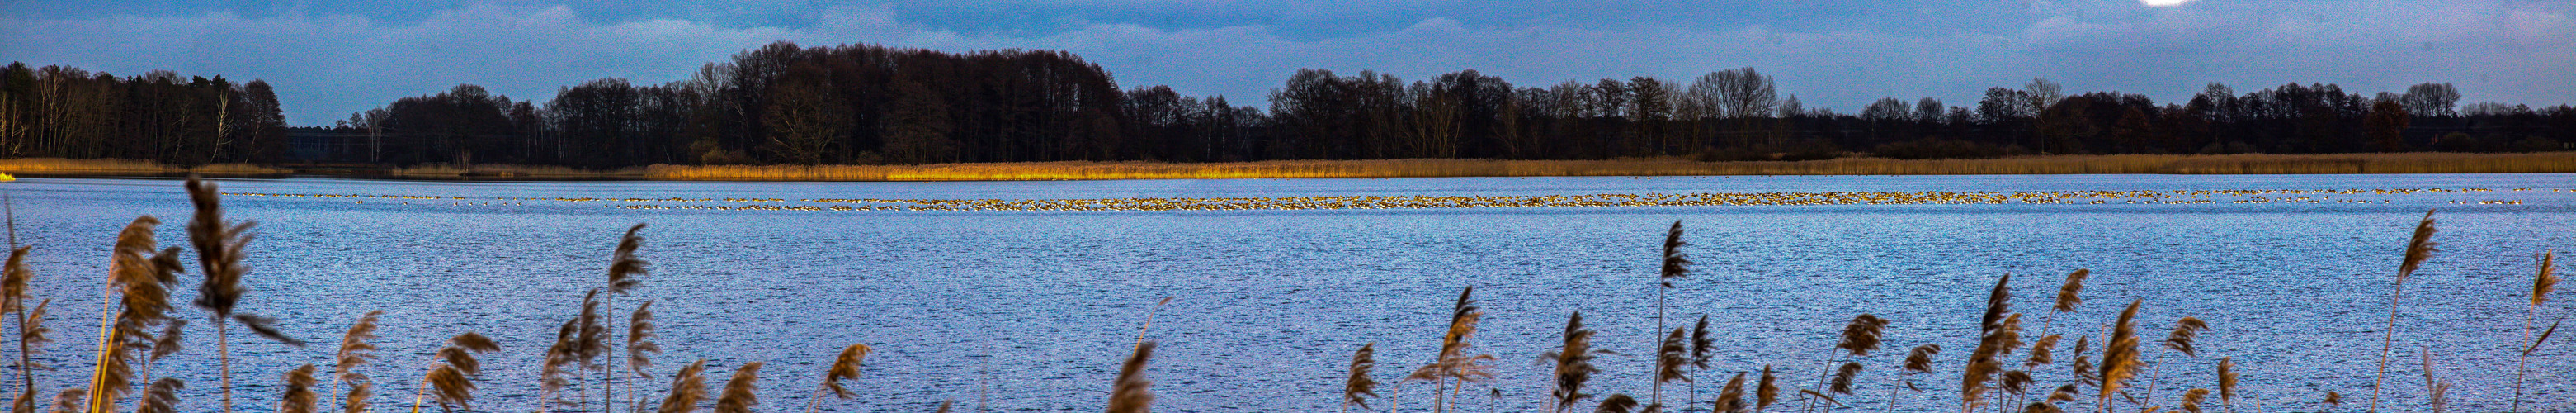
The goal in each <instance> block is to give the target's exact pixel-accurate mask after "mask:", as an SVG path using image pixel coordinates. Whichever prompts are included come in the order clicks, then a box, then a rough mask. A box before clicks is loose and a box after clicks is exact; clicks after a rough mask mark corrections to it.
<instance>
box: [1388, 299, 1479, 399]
mask: <svg viewBox="0 0 2576 413" xmlns="http://www.w3.org/2000/svg"><path fill="white" fill-rule="evenodd" d="M1475 292H1476V287H1475V286H1468V287H1467V288H1466V289H1465V290H1462V291H1460V292H1459V293H1458V302H1457V304H1456V305H1455V306H1454V307H1452V308H1451V310H1450V313H1449V314H1450V315H1449V333H1448V334H1446V335H1443V336H1442V337H1441V340H1440V353H1439V355H1438V357H1437V359H1435V360H1433V361H1432V362H1431V364H1428V365H1424V366H1422V367H1421V368H1419V369H1415V370H1414V371H1413V374H1411V375H1407V376H1406V377H1405V379H1406V380H1432V381H1434V382H1435V383H1438V386H1439V387H1434V388H1433V392H1434V393H1433V395H1432V410H1434V411H1445V410H1446V408H1447V407H1448V399H1450V398H1451V397H1449V396H1450V393H1452V392H1455V391H1456V390H1457V389H1463V388H1465V387H1466V386H1467V383H1469V382H1484V381H1486V380H1489V379H1492V378H1493V377H1494V373H1493V367H1492V366H1490V365H1486V364H1484V363H1485V362H1486V361H1491V360H1494V356H1493V355H1490V354H1480V355H1472V356H1471V355H1468V354H1467V353H1468V351H1467V349H1468V348H1469V347H1472V345H1471V344H1468V339H1470V338H1473V337H1474V336H1475V334H1476V324H1477V322H1478V321H1480V320H1483V319H1484V317H1485V312H1484V310H1482V309H1480V308H1478V307H1476V300H1475V298H1474V294H1475ZM1452 381H1454V382H1456V383H1457V386H1456V388H1450V387H1448V384H1449V383H1450V382H1452Z"/></svg>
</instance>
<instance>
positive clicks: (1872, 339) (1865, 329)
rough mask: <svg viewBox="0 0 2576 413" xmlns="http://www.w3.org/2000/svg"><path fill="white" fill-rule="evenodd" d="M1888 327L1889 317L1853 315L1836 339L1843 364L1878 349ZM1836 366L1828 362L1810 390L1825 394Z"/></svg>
mask: <svg viewBox="0 0 2576 413" xmlns="http://www.w3.org/2000/svg"><path fill="white" fill-rule="evenodd" d="M1886 328H1887V319H1884V318H1879V317H1878V316H1877V315H1872V314H1861V315H1857V316H1852V319H1851V322H1850V323H1845V324H1844V325H1843V333H1842V336H1840V337H1839V338H1837V339H1836V340H1835V341H1834V349H1835V350H1840V351H1836V353H1841V355H1842V357H1843V359H1842V364H1841V365H1842V366H1844V367H1849V366H1852V365H1854V363H1852V360H1853V359H1855V358H1858V357H1867V356H1869V352H1871V351H1876V350H1878V345H1879V343H1880V339H1881V337H1884V335H1883V334H1882V333H1883V331H1884V330H1885V329H1886ZM1834 366H1835V364H1833V363H1831V362H1828V363H1827V364H1826V368H1825V369H1824V370H1823V372H1821V373H1820V374H1817V375H1816V386H1815V388H1814V389H1813V390H1810V391H1812V392H1815V393H1817V394H1823V393H1824V392H1825V390H1826V388H1825V385H1826V384H1828V381H1827V378H1829V377H1832V375H1833V374H1834V372H1835V371H1836V370H1835V369H1836V367H1834ZM1846 394H1848V393H1846ZM1809 406H1810V407H1812V406H1813V405H1812V404H1810V405H1809ZM1825 410H1826V411H1832V410H1833V408H1831V407H1827V408H1826V409H1825Z"/></svg>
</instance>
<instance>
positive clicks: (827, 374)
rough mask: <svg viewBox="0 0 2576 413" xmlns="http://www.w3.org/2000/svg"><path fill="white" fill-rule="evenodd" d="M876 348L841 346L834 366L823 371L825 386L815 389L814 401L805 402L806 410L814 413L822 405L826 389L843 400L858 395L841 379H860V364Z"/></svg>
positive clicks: (833, 360)
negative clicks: (842, 384) (844, 384)
mask: <svg viewBox="0 0 2576 413" xmlns="http://www.w3.org/2000/svg"><path fill="white" fill-rule="evenodd" d="M875 350H876V349H875V348H871V347H868V345H866V344H851V345H850V346H849V347H843V348H841V355H840V356H838V357H833V358H832V368H830V369H826V370H824V372H823V388H820V389H814V397H812V398H811V400H812V401H808V402H806V403H805V412H806V413H813V412H814V409H815V408H816V407H820V406H822V404H823V392H825V391H830V392H832V395H833V396H835V397H840V398H841V400H849V399H850V398H853V397H858V396H859V394H858V393H851V392H850V389H849V388H847V387H842V386H841V380H858V379H859V364H860V363H864V362H866V361H867V359H868V352H870V351H875Z"/></svg>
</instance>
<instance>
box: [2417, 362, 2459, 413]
mask: <svg viewBox="0 0 2576 413" xmlns="http://www.w3.org/2000/svg"><path fill="white" fill-rule="evenodd" d="M2418 351H2419V352H2418V353H2416V354H2419V355H2421V356H2422V357H2423V367H2424V395H2425V397H2426V398H2427V399H2429V400H2430V401H2429V403H2427V404H2430V405H2432V408H2433V413H2442V412H2443V411H2445V410H2449V409H2450V407H2451V397H2450V394H2451V381H2450V380H2443V379H2441V378H2440V377H2437V376H2434V375H2433V349H2432V348H2422V349H2419V350H2418Z"/></svg>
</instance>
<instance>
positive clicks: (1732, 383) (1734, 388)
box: [1709, 373, 1744, 413]
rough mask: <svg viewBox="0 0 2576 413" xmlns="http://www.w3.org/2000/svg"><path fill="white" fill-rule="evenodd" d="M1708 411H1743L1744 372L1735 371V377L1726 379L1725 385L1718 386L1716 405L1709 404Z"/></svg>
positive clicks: (1721, 412) (1718, 412)
mask: <svg viewBox="0 0 2576 413" xmlns="http://www.w3.org/2000/svg"><path fill="white" fill-rule="evenodd" d="M1709 411H1710V412H1711V413H1743V412H1744V373H1735V378H1733V379H1727V380H1726V386H1725V387H1720V388H1718V390H1717V402H1716V405H1714V406H1710V407H1709Z"/></svg>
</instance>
